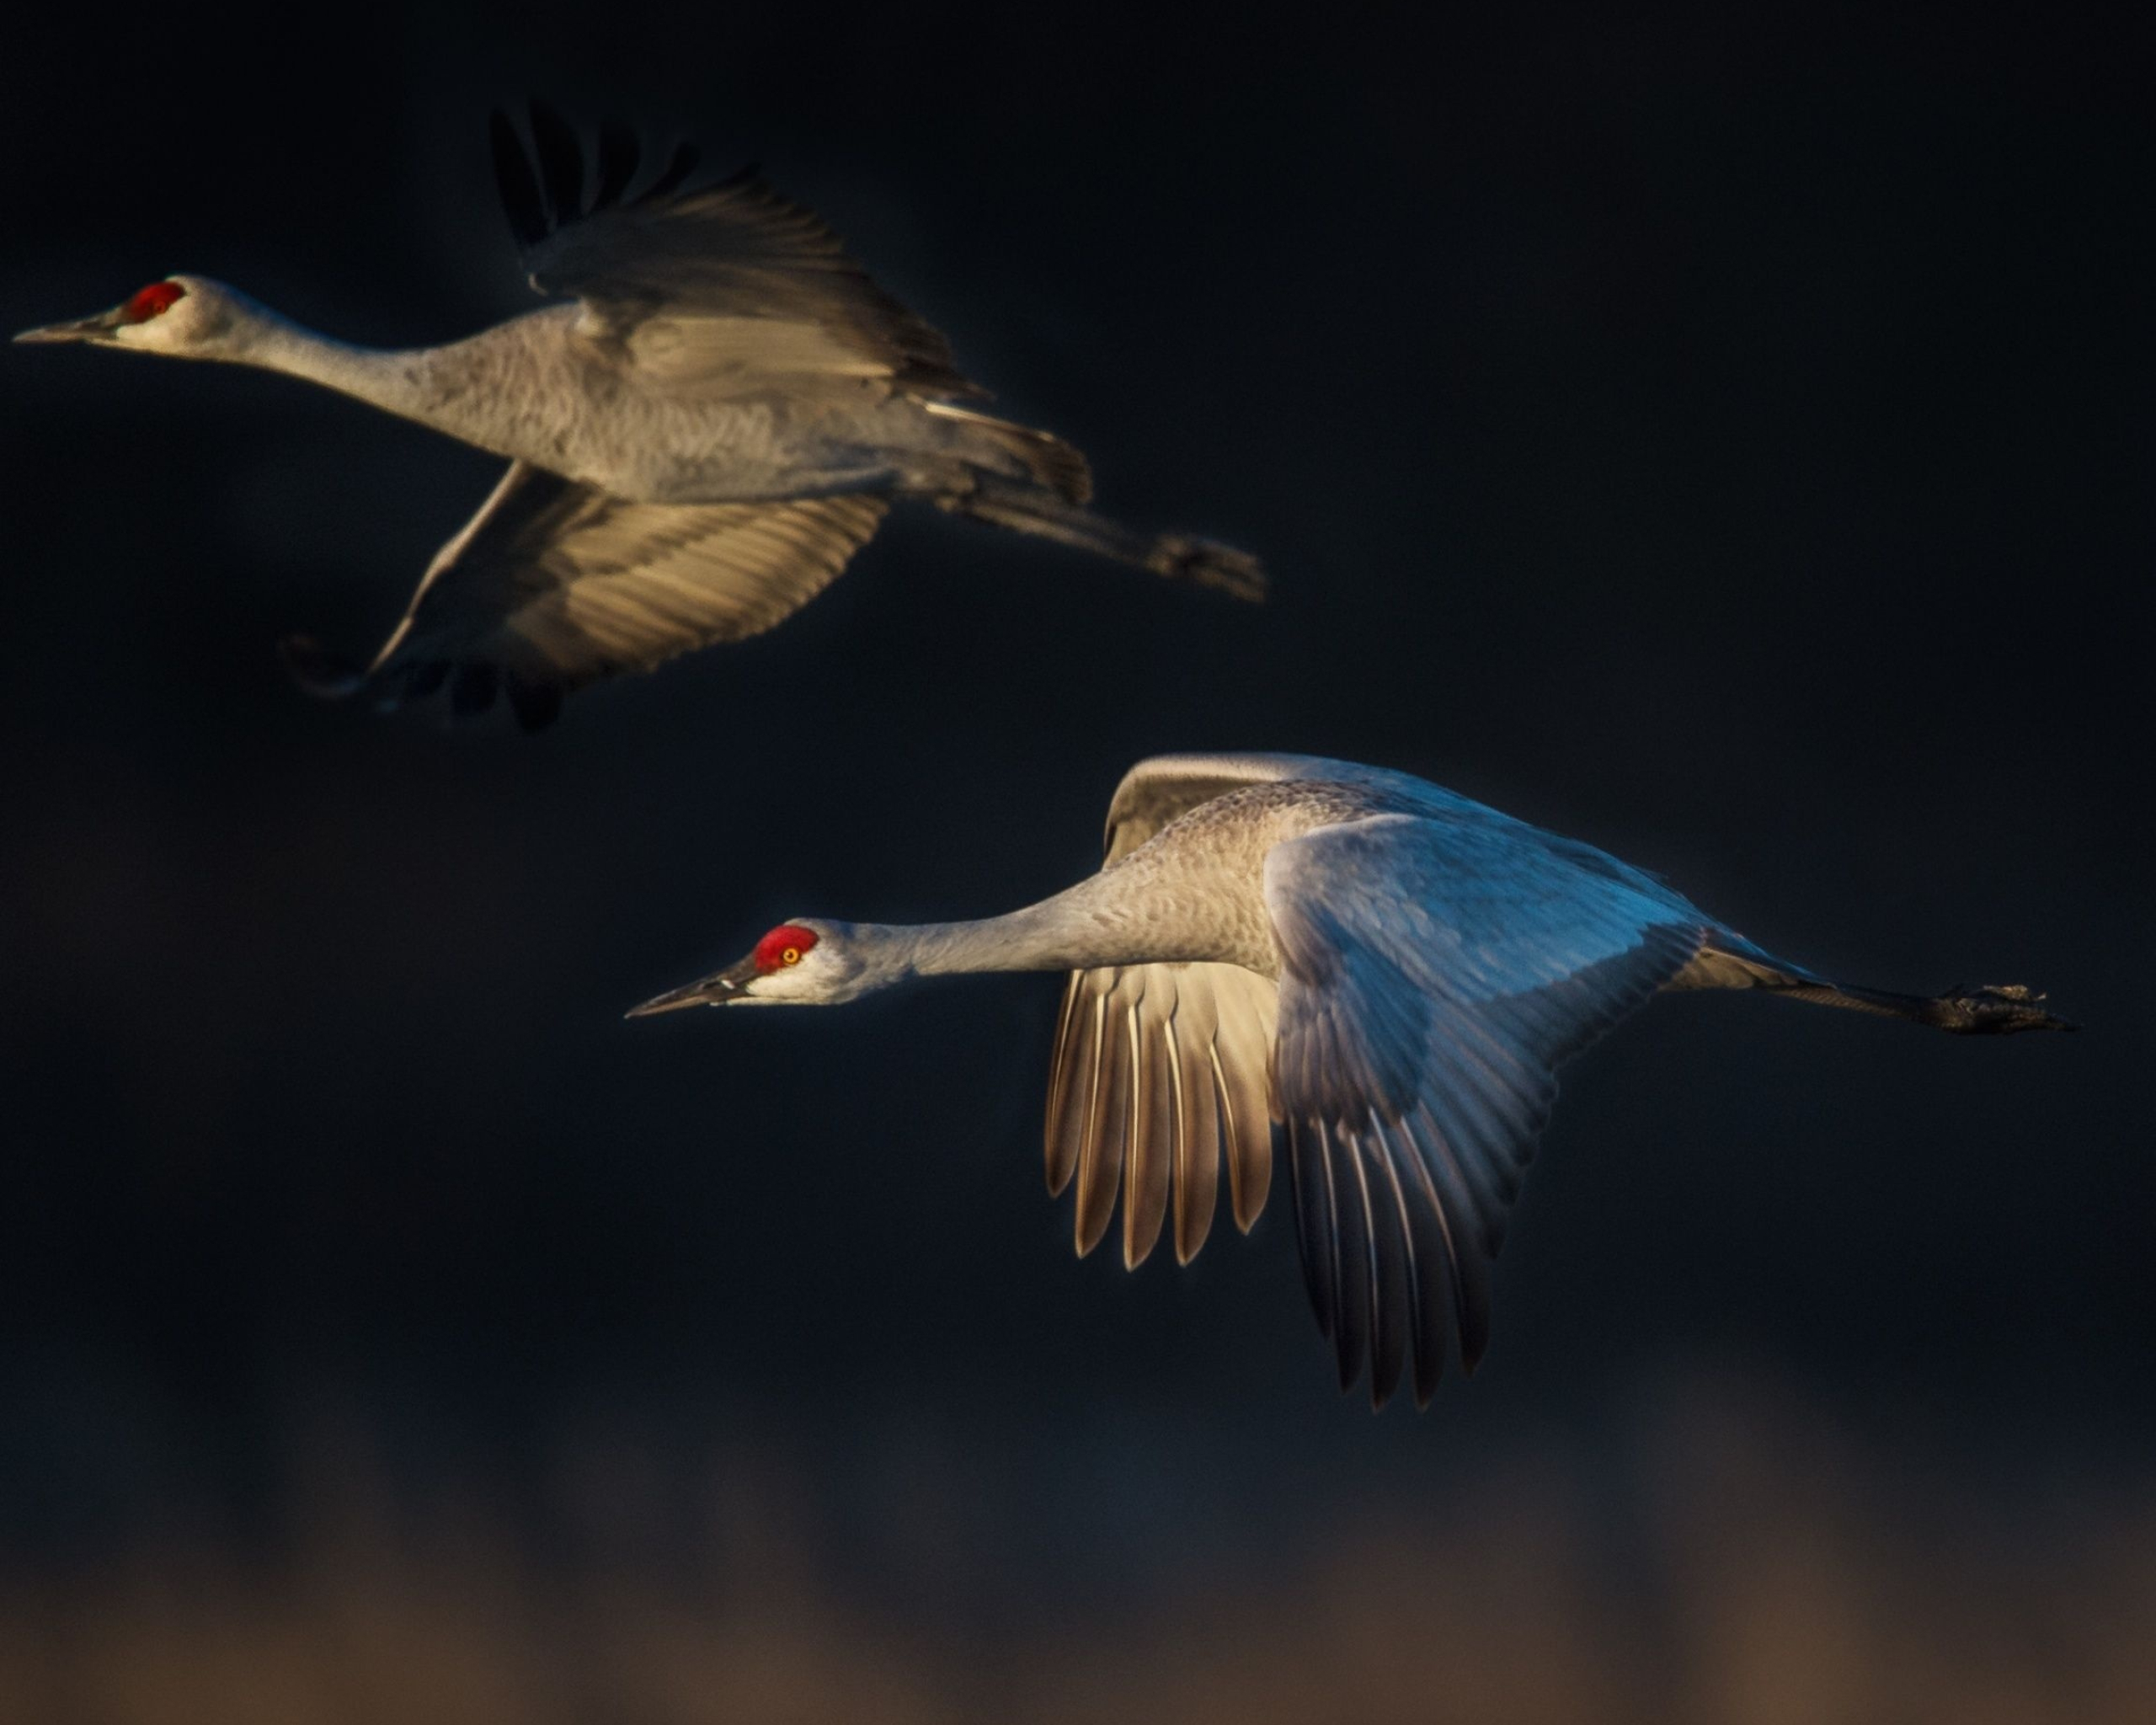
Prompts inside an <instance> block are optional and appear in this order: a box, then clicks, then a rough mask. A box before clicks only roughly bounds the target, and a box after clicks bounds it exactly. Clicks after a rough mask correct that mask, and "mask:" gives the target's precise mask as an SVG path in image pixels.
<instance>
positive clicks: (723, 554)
mask: <svg viewBox="0 0 2156 1725" xmlns="http://www.w3.org/2000/svg"><path fill="white" fill-rule="evenodd" d="M885 506H886V505H885V501H884V499H882V498H880V497H873V496H866V495H858V494H854V495H846V496H841V497H810V498H797V499H790V500H787V501H783V502H777V503H712V504H648V503H624V502H622V500H621V499H618V498H614V497H610V496H608V495H606V494H605V493H604V492H600V491H595V490H594V489H591V488H590V487H589V486H584V485H579V484H577V483H574V481H572V480H568V479H563V478H560V477H558V475H556V474H552V473H547V472H545V471H544V470H543V469H542V468H538V467H532V466H531V465H530V464H529V463H527V462H512V463H511V464H510V469H509V471H508V473H505V474H504V476H503V478H502V482H501V483H500V484H499V485H498V486H496V487H495V488H494V494H493V495H492V496H490V497H489V498H488V499H487V501H486V503H485V504H484V505H483V506H482V507H481V509H480V510H479V512H478V515H474V516H473V517H472V520H471V521H470V523H469V524H468V525H467V526H466V527H465V529H464V531H462V532H461V533H459V534H458V535H457V536H456V537H455V538H454V539H452V540H451V541H450V542H449V543H448V544H446V545H445V546H444V547H442V549H441V551H440V554H439V555H438V556H436V558H435V561H434V564H433V566H432V567H431V568H430V569H428V571H427V573H426V576H425V579H423V580H422V581H421V582H420V583H419V590H418V592H416V593H415V594H414V595H413V597H412V603H411V606H410V607H409V608H408V610H407V611H405V613H404V617H403V621H402V622H399V623H398V626H397V628H396V629H395V630H394V631H393V632H392V633H391V635H390V637H389V639H388V640H387V642H386V643H385V644H383V646H382V650H381V651H380V652H379V653H378V654H376V655H375V659H374V661H373V663H372V664H371V665H368V666H366V668H365V669H364V670H361V669H358V668H355V667H344V666H339V665H336V664H335V663H334V661H331V660H328V657H327V655H324V654H322V653H321V652H320V651H319V649H313V648H312V647H311V646H310V645H309V644H305V643H296V644H288V645H287V657H288V658H290V659H291V660H292V661H293V664H294V668H295V670H297V671H298V672H299V674H300V676H301V678H302V681H304V682H306V683H307V685H308V686H310V687H311V688H312V689H313V690H314V691H315V692H317V693H319V694H326V695H339V696H342V695H354V694H359V693H361V692H376V693H382V694H386V695H388V696H390V697H392V698H398V697H422V696H425V695H428V694H431V693H432V692H435V690H436V689H438V688H440V686H442V685H443V683H444V682H448V683H449V684H450V687H451V704H452V705H453V707H454V708H455V709H456V712H457V713H459V714H460V715H462V714H465V713H476V712H479V711H483V709H484V708H487V707H488V706H490V705H492V704H493V702H494V696H495V693H496V692H497V690H498V689H499V690H501V691H503V692H506V693H507V694H508V696H509V697H510V702H511V704H512V705H513V706H514V707H515V710H516V713H517V717H518V718H519V719H520V721H521V722H522V723H523V724H524V725H525V726H526V728H527V729H536V728H537V727H538V726H540V725H542V724H546V723H547V722H548V721H549V720H551V719H552V718H553V717H554V715H555V713H557V712H558V710H559V708H560V706H561V702H562V697H563V696H564V695H566V694H568V693H569V692H571V691H573V690H575V689H578V688H581V687H582V686H584V684H586V683H590V682H595V681H598V680H599V679H600V678H602V677H608V676H618V675H620V674H622V672H625V671H638V670H650V669H651V668H652V667H653V666H654V665H659V664H661V663H663V662H664V661H665V660H669V659H671V658H673V657H674V656H675V654H680V653H686V652H687V651H688V650H689V649H691V648H696V647H705V646H709V645H711V644H712V643H714V642H719V641H738V640H741V639H744V638H746V637H748V636H750V635H754V634H757V633H760V632H762V631H763V630H765V629H768V628H771V626H772V625H773V624H774V623H776V622H779V621H780V620H781V619H782V618H784V617H787V616H789V615H791V614H792V612H794V611H798V609H800V607H801V606H803V605H805V604H807V603H808V602H809V600H811V599H813V598H814V597H815V595H817V594H818V593H819V592H821V591H822V590H824V589H825V587H826V586H828V585H830V582H831V581H832V579H833V578H835V576H836V575H837V574H839V572H840V571H841V569H844V568H845V567H846V563H847V561H848V560H849V559H850V558H851V557H852V556H853V553H855V552H856V551H857V550H859V549H860V548H861V547H862V545H863V544H865V543H866V542H867V541H868V539H869V538H870V537H871V536H872V535H873V534H874V532H875V531H876V527H877V524H878V522H879V521H882V519H883V511H884V508H885Z"/></svg>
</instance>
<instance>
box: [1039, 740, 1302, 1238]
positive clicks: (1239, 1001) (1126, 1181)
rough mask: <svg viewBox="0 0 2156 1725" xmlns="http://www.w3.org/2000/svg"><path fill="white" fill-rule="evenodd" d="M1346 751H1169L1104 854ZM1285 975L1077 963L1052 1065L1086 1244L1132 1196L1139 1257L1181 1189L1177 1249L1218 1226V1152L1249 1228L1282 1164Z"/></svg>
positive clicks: (1119, 805)
mask: <svg viewBox="0 0 2156 1725" xmlns="http://www.w3.org/2000/svg"><path fill="white" fill-rule="evenodd" d="M1334 765H1337V763H1333V762H1328V761H1314V760H1311V759H1310V758H1309V757H1307V756H1295V755H1161V756H1154V757H1153V758H1152V759H1150V760H1147V761H1139V763H1138V764H1137V765H1136V766H1134V767H1132V768H1131V769H1130V771H1129V772H1128V773H1126V774H1124V775H1123V782H1122V783H1121V784H1119V785H1118V786H1117V787H1116V792H1115V795H1114V797H1113V798H1111V799H1110V801H1109V804H1108V820H1107V836H1106V840H1105V844H1104V848H1105V851H1106V853H1107V856H1106V860H1107V862H1110V863H1115V862H1118V861H1120V860H1121V859H1122V858H1123V857H1127V856H1129V854H1130V852H1133V851H1134V850H1136V849H1137V848H1138V847H1139V846H1140V845H1142V844H1144V843H1145V841H1146V840H1148V839H1150V838H1151V837H1152V836H1153V835H1154V834H1155V833H1156V832H1158V831H1160V830H1161V828H1162V827H1164V826H1166V825H1167V824H1168V823H1169V822H1170V821H1171V820H1174V819H1175V818H1176V817H1177V815H1179V814H1186V813H1187V812H1188V811H1189V810H1190V809H1195V808H1196V807H1198V804H1201V803H1209V802H1210V801H1212V799H1213V798H1215V797H1217V796H1219V795H1220V794H1221V793H1224V792H1226V791H1231V790H1233V789H1235V788H1236V787H1237V786H1239V785H1247V784H1257V783H1261V782H1270V781H1278V780H1281V779H1287V778H1299V777H1322V776H1324V775H1323V774H1322V773H1321V772H1317V771H1315V770H1314V769H1318V768H1323V767H1327V766H1334ZM1273 992H1274V991H1273V982H1272V980H1271V979H1270V978H1268V977H1264V976H1258V975H1254V974H1252V973H1251V972H1250V971H1247V970H1245V969H1241V967H1240V966H1238V965H1234V964H1126V965H1107V966H1102V967H1101V968H1098V969H1091V970H1074V971H1072V972H1071V973H1070V984H1069V985H1068V986H1067V987H1066V988H1065V991H1064V996H1063V1013H1062V1017H1060V1019H1059V1021H1058V1023H1057V1026H1056V1033H1055V1055H1054V1064H1053V1066H1052V1067H1051V1069H1050V1076H1049V1097H1048V1125H1047V1131H1046V1134H1045V1149H1046V1156H1047V1162H1048V1184H1049V1191H1050V1192H1051V1193H1052V1194H1055V1195H1057V1196H1061V1195H1062V1193H1063V1191H1064V1189H1065V1188H1066V1187H1067V1186H1069V1185H1070V1183H1071V1181H1072V1179H1073V1178H1075V1179H1076V1181H1077V1183H1078V1190H1077V1201H1076V1215H1075V1234H1076V1237H1077V1245H1078V1250H1079V1252H1080V1253H1081V1255H1082V1254H1084V1253H1086V1252H1091V1250H1092V1249H1093V1248H1094V1247H1096V1246H1097V1245H1099V1244H1100V1242H1101V1240H1102V1236H1105V1235H1106V1234H1107V1230H1108V1225H1109V1223H1110V1221H1111V1220H1113V1216H1114V1214H1115V1205H1116V1198H1117V1194H1118V1192H1120V1193H1121V1194H1123V1262H1124V1263H1126V1264H1127V1265H1129V1266H1131V1267H1133V1268H1135V1267H1136V1266H1137V1265H1138V1264H1139V1263H1142V1262H1143V1261H1144V1260H1145V1258H1146V1256H1147V1254H1148V1253H1150V1252H1151V1251H1152V1249H1153V1246H1154V1243H1155V1241H1156V1240H1158V1238H1159V1237H1160V1232H1161V1223H1162V1221H1163V1220H1164V1218H1165V1216H1166V1213H1167V1210H1168V1209H1169V1206H1170V1203H1171V1199H1172V1204H1173V1209H1174V1213H1175V1246H1176V1258H1177V1262H1178V1263H1189V1262H1190V1260H1191V1258H1192V1257H1193V1256H1194V1255H1195V1254H1196V1252H1197V1251H1198V1247H1201V1246H1203V1244H1204V1243H1205V1236H1206V1235H1207V1234H1208V1233H1209V1231H1211V1229H1212V1226H1213V1210H1214V1203H1215V1201H1216V1199H1217V1197H1218V1194H1219V1183H1220V1161H1221V1157H1222V1155H1223V1154H1224V1153H1225V1156H1226V1158H1227V1164H1228V1192H1229V1204H1230V1209H1231V1210H1233V1212H1234V1214H1235V1226H1237V1227H1239V1228H1241V1229H1243V1230H1244V1231H1248V1230H1249V1228H1250V1226H1251V1223H1253V1222H1255V1221H1256V1220H1257V1216H1258V1212H1259V1211H1260V1210H1263V1209H1264V1207H1265V1198H1266V1193H1267V1188H1268V1187H1269V1186H1270V1184H1271V1181H1272V1172H1273V1125H1272V1113H1271V1107H1270V1103H1269V1099H1268V1090H1267V1080H1266V1068H1267V1064H1268V1063H1269V1062H1270V1060H1271V1059H1272V1055H1273Z"/></svg>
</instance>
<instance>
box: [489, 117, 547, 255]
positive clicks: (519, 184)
mask: <svg viewBox="0 0 2156 1725" xmlns="http://www.w3.org/2000/svg"><path fill="white" fill-rule="evenodd" d="M488 136H489V138H490V139H491V141H492V142H493V145H494V184H495V186H496V188H497V189H498V190H499V191H500V193H501V200H502V211H503V213H504V215H506V216H508V217H509V227H510V232H511V233H512V234H514V235H515V237H516V243H517V244H518V245H519V246H521V247H527V248H528V247H531V246H536V245H537V244H538V243H539V242H540V241H542V239H544V238H546V237H547V232H548V226H547V206H546V202H545V200H543V199H542V198H541V196H540V195H539V181H538V179H537V178H536V176H535V175H534V174H533V173H532V171H531V157H530V156H529V155H527V154H526V152H525V148H524V140H523V139H522V138H521V137H520V136H518V133H517V130H516V123H515V121H514V120H511V119H510V117H509V115H506V114H504V113H503V112H502V111H501V109H499V108H497V109H495V110H494V115H493V117H492V119H491V120H490V122H489V125H488Z"/></svg>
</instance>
